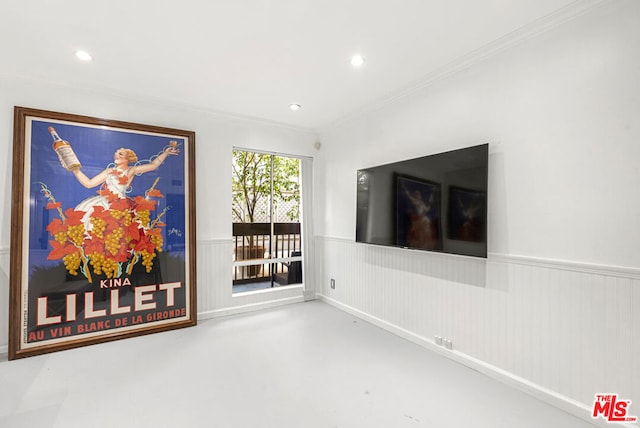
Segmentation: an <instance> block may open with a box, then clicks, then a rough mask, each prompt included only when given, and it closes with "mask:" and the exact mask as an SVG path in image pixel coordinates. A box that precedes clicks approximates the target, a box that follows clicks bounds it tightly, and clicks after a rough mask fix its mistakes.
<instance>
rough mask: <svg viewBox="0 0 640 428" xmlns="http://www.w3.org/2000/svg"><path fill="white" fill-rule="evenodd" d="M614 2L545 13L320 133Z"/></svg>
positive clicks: (591, 0)
mask: <svg viewBox="0 0 640 428" xmlns="http://www.w3.org/2000/svg"><path fill="white" fill-rule="evenodd" d="M612 3H613V0H576V1H574V2H573V3H570V4H568V5H567V6H565V7H563V8H561V9H558V10H557V11H555V12H553V13H551V14H549V15H546V16H543V17H542V18H539V19H537V20H535V21H533V22H531V23H529V24H527V25H524V26H522V27H520V28H518V29H517V30H514V31H512V32H511V33H508V34H506V35H504V36H502V37H500V38H498V39H496V40H494V41H493V42H490V43H487V44H485V45H484V46H482V47H480V48H478V49H475V50H473V51H471V52H469V53H467V54H466V55H463V56H461V57H459V58H458V59H456V60H454V61H452V62H449V63H448V64H446V65H444V66H443V67H440V68H438V69H436V70H434V71H432V72H431V73H429V74H427V75H425V76H424V77H422V78H420V79H419V80H417V81H414V82H412V83H410V84H408V85H407V86H405V87H404V88H403V89H400V90H398V91H396V92H393V93H391V94H389V95H387V96H384V97H382V98H379V99H378V100H377V101H375V102H374V103H372V104H370V105H368V106H365V107H362V108H360V109H357V110H355V111H353V112H352V113H350V114H348V115H345V116H344V117H342V118H340V119H338V120H336V121H334V122H332V123H330V124H327V125H326V126H324V127H321V128H320V129H319V132H321V133H322V132H326V131H329V130H331V129H333V128H335V127H338V126H340V125H342V124H343V123H346V122H350V121H352V120H354V119H356V118H358V117H361V116H363V115H365V114H367V113H371V112H373V111H376V110H380V109H382V108H383V107H386V106H388V105H391V104H394V103H396V102H399V101H401V100H403V99H405V98H407V97H409V96H411V95H413V94H415V93H417V92H419V91H421V90H423V89H424V88H426V87H429V86H431V85H433V84H435V83H437V82H440V81H442V80H445V79H447V78H449V77H451V76H453V75H455V74H457V73H459V72H461V71H463V70H466V69H468V68H470V67H472V66H474V65H476V64H478V63H481V62H483V61H485V60H487V59H489V58H491V57H493V56H495V55H497V54H499V53H502V52H504V51H506V50H508V49H511V48H513V47H517V46H519V45H521V44H523V43H524V42H526V41H528V40H530V39H533V38H535V37H538V36H539V35H541V34H544V33H546V32H548V31H551V30H553V29H554V28H557V27H559V26H561V25H563V24H565V23H567V22H570V21H572V20H574V19H575V18H577V17H579V16H582V15H584V14H585V13H587V12H589V11H591V10H593V9H595V8H597V7H600V6H602V5H605V4H612Z"/></svg>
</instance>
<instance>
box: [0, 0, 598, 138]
mask: <svg viewBox="0 0 640 428" xmlns="http://www.w3.org/2000/svg"><path fill="white" fill-rule="evenodd" d="M584 3H585V1H584V0H580V1H575V2H574V1H573V0H228V1H215V0H211V1H207V0H180V1H176V0H109V1H100V0H93V1H87V0H63V1H49V0H38V1H36V0H21V1H8V0H7V1H3V2H2V5H1V6H0V40H2V47H1V48H0V52H1V54H2V61H1V63H2V67H1V70H0V75H2V76H6V77H10V78H20V79H26V80H27V81H39V82H47V83H52V84H60V85H73V86H76V87H81V88H86V89H89V90H94V91H100V92H105V93H109V94H116V95H124V96H126V97H129V98H133V99H139V100H155V101H160V102H167V103H174V104H176V105H180V106H188V107H193V108H198V109H205V110H210V111H215V112H224V113H231V114H234V115H241V116H244V117H251V118H258V119H261V120H267V121H271V122H277V123H282V124H286V125H290V126H294V127H301V128H306V129H313V130H321V129H323V128H326V127H328V126H331V125H332V124H335V123H336V122H339V121H341V120H344V118H347V117H350V116H353V115H355V114H358V112H361V111H363V110H364V109H367V108H370V106H372V105H379V104H380V103H383V102H384V101H385V100H389V99H392V98H393V97H394V96H397V94H401V93H403V92H406V91H409V90H411V88H412V87H416V86H419V85H421V84H424V82H425V81H427V80H428V79H430V78H433V76H435V75H436V74H437V73H441V72H442V71H443V70H447V69H448V68H451V67H452V65H454V64H456V63H460V61H461V60H463V59H464V58H470V57H471V56H473V55H474V54H477V53H478V52H482V51H483V50H487V49H489V48H490V47H492V46H493V47H495V46H496V43H504V42H505V41H508V40H511V39H515V38H516V37H517V36H518V34H523V30H526V29H529V30H528V31H530V30H531V29H535V28H537V27H540V26H541V25H542V24H544V23H548V22H549V20H550V19H552V18H553V17H554V16H560V15H562V16H566V15H567V14H571V11H572V10H573V9H575V8H577V7H578V6H577V5H578V4H584ZM592 3H593V1H592ZM530 32H531V31H530ZM77 49H83V50H86V51H88V52H89V53H91V55H92V56H93V58H94V59H93V61H90V62H81V61H79V60H78V59H76V58H75V56H74V52H75V51H76V50H77ZM356 53H360V54H362V55H364V56H365V58H366V62H365V64H364V66H362V67H360V68H357V69H356V68H354V67H352V66H351V64H350V58H351V56H352V55H354V54H356ZM291 103H298V104H300V105H301V106H302V108H301V109H300V110H298V111H291V110H290V109H289V104H291Z"/></svg>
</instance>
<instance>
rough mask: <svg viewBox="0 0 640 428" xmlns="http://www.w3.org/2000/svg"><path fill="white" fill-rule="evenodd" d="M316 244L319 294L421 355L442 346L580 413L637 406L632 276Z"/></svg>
mask: <svg viewBox="0 0 640 428" xmlns="http://www.w3.org/2000/svg"><path fill="white" fill-rule="evenodd" d="M316 243H317V251H316V252H317V254H318V255H322V256H324V260H320V259H319V260H318V267H319V271H318V273H317V275H318V280H317V284H318V286H317V288H318V294H319V297H321V298H323V299H325V300H326V301H328V302H329V303H334V304H336V305H337V306H341V307H343V308H345V309H347V310H350V311H352V312H353V313H356V314H360V315H363V316H364V317H365V318H368V319H370V320H373V321H374V322H376V323H378V324H380V325H382V326H383V327H387V328H388V329H389V330H391V331H395V332H400V334H403V335H405V336H407V337H408V338H409V339H411V340H414V341H416V342H419V343H423V344H425V343H426V344H428V345H429V346H430V347H436V345H435V341H434V337H435V336H440V337H442V338H445V339H448V340H451V342H452V346H453V350H452V351H448V350H446V349H445V348H441V347H437V349H438V350H440V349H442V352H443V353H445V355H446V354H447V352H449V353H451V355H455V356H456V357H459V358H458V359H460V358H461V359H462V360H465V359H466V360H468V361H472V360H473V361H478V362H479V363H480V364H481V365H484V366H487V367H491V370H494V371H497V372H498V371H499V372H502V373H504V375H506V376H508V377H512V378H513V379H518V382H520V383H527V384H530V386H532V387H533V388H535V389H537V390H539V391H545V392H544V393H545V394H550V395H557V396H558V397H560V399H562V400H565V401H567V402H571V403H573V404H575V405H578V406H579V407H581V408H582V410H581V411H587V410H588V409H590V408H591V406H592V404H593V400H594V395H595V394H597V393H605V392H615V393H618V394H619V395H620V396H621V397H623V398H625V399H631V400H634V399H635V402H637V403H640V363H638V361H640V352H639V348H640V345H639V343H640V321H639V319H640V315H638V312H639V311H640V297H638V295H640V270H637V269H628V268H616V267H608V266H594V265H587V264H578V263H570V262H558V261H549V260H539V259H533V258H525V257H515V256H507V255H497V254H490V255H489V257H488V258H487V259H477V258H472V257H459V256H450V255H444V254H434V253H426V252H421V251H412V250H404V249H396V248H386V247H377V246H371V245H365V244H357V243H354V242H353V241H350V240H346V239H339V238H318V240H317V241H316ZM331 278H333V279H335V284H336V287H335V289H332V288H331V287H330V279H331ZM634 309H635V311H634ZM573 404H572V405H573ZM634 406H635V409H634V411H635V412H636V413H640V404H638V405H634Z"/></svg>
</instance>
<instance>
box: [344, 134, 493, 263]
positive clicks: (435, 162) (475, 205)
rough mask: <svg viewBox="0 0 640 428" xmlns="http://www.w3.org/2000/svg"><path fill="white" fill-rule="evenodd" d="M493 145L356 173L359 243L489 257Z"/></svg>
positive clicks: (454, 151) (474, 147)
mask: <svg viewBox="0 0 640 428" xmlns="http://www.w3.org/2000/svg"><path fill="white" fill-rule="evenodd" d="M488 163H489V145H488V144H482V145H479V146H473V147H467V148H463V149H458V150H452V151H449V152H444V153H438V154H434V155H430V156H424V157H421V158H416V159H410V160H405V161H401V162H395V163H390V164H386V165H380V166H376V167H372V168H367V169H361V170H358V175H357V180H358V183H357V215H356V241H357V242H363V243H367V244H376V245H386V246H392V247H402V248H412V249H417V250H426V251H438V252H444V253H451V254H461V255H466V256H476V257H487V190H488V189H487V181H488Z"/></svg>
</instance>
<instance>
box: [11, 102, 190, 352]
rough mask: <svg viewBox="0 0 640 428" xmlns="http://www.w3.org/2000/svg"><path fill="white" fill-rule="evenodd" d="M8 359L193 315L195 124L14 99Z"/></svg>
mask: <svg viewBox="0 0 640 428" xmlns="http://www.w3.org/2000/svg"><path fill="white" fill-rule="evenodd" d="M11 209H12V211H11V252H10V259H11V260H10V297H9V305H10V308H9V359H15V358H22V357H28V356H32V355H38V354H43V353H47V352H53V351H59V350H63V349H69V348H75V347H79V346H85V345H90V344H94V343H99V342H105V341H111V340H117V339H122V338H126V337H132V336H137V335H141V334H148V333H155V332H160V331H165V330H171V329H176V328H182V327H187V326H193V325H195V324H196V239H195V237H196V233H195V212H196V211H195V133H194V132H192V131H183V130H177V129H171V128H164V127H158V126H150V125H140V124H135V123H129V122H123V121H116V120H108V119H99V118H94V117H88V116H81V115H75V114H66V113H59V112H52V111H45V110H38V109H31V108H26V107H15V108H14V146H13V186H12V207H11Z"/></svg>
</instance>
